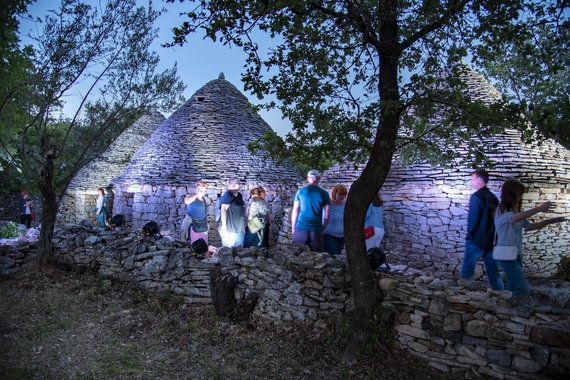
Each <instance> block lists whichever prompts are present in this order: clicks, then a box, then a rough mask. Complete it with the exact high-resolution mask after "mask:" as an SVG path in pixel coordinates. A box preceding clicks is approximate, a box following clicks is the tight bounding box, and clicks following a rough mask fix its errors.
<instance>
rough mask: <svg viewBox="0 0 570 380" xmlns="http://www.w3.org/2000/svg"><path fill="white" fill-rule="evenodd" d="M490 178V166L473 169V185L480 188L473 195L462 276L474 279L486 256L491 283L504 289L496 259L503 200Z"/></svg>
mask: <svg viewBox="0 0 570 380" xmlns="http://www.w3.org/2000/svg"><path fill="white" fill-rule="evenodd" d="M487 182H489V173H487V171H486V170H476V171H474V172H473V173H471V186H473V188H474V189H475V190H477V191H475V193H473V194H472V195H471V198H469V214H468V216H467V236H466V238H465V256H464V257H463V263H462V265H461V278H462V279H463V280H471V279H472V278H473V274H474V273H475V265H476V264H477V261H479V259H480V258H483V262H484V263H485V271H486V272H487V278H488V279H489V284H490V285H491V287H492V288H493V289H496V290H503V288H504V287H503V280H502V278H501V275H500V273H499V266H498V264H497V262H496V261H495V260H494V259H493V239H494V237H495V224H494V221H493V215H494V212H495V209H496V208H497V206H498V205H499V200H498V199H497V197H496V196H495V194H493V193H492V192H491V191H490V190H489V188H488V187H487Z"/></svg>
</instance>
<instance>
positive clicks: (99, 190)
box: [97, 187, 105, 195]
mask: <svg viewBox="0 0 570 380" xmlns="http://www.w3.org/2000/svg"><path fill="white" fill-rule="evenodd" d="M97 192H98V193H99V192H100V193H101V195H105V189H103V188H102V187H100V188H98V189H97Z"/></svg>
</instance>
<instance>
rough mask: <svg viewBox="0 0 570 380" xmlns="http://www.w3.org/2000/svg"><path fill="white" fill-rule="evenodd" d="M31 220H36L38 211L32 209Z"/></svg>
mask: <svg viewBox="0 0 570 380" xmlns="http://www.w3.org/2000/svg"><path fill="white" fill-rule="evenodd" d="M30 220H31V221H32V222H33V221H34V220H36V213H35V212H33V211H32V213H31V214H30Z"/></svg>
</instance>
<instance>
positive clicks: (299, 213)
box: [291, 169, 330, 251]
mask: <svg viewBox="0 0 570 380" xmlns="http://www.w3.org/2000/svg"><path fill="white" fill-rule="evenodd" d="M320 179H321V173H319V172H318V171H317V170H314V169H313V170H309V172H308V173H307V182H308V184H307V186H304V187H302V188H301V189H299V190H298V191H297V194H295V201H294V203H293V212H292V214H291V232H292V233H293V244H306V245H309V246H310V247H311V249H312V250H313V251H323V250H324V247H323V231H324V230H325V229H326V227H327V224H328V222H329V205H330V197H329V193H328V192H327V191H325V190H323V189H322V188H321V187H319V181H320Z"/></svg>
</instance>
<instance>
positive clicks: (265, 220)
mask: <svg viewBox="0 0 570 380" xmlns="http://www.w3.org/2000/svg"><path fill="white" fill-rule="evenodd" d="M265 194H266V193H265V189H263V187H256V188H255V189H251V191H250V195H251V203H250V204H249V207H248V208H247V211H246V215H247V227H246V229H245V240H244V245H243V246H244V247H245V248H248V247H251V246H256V247H265V248H267V247H269V236H268V235H269V226H270V224H271V210H270V208H269V204H267V202H266V201H265Z"/></svg>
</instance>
